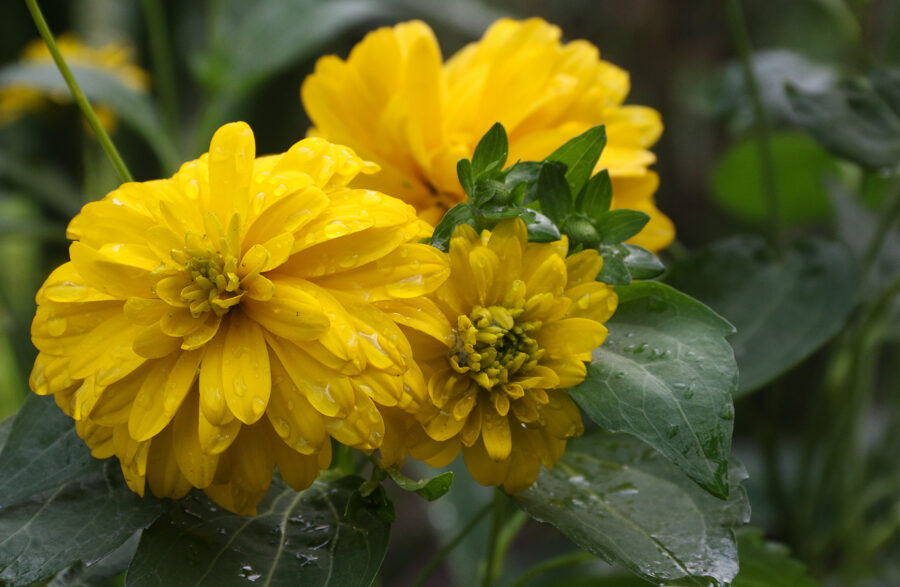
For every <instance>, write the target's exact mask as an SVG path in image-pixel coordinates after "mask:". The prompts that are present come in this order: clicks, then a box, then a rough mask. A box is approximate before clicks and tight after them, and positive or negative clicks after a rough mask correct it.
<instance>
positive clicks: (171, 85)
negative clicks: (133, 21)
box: [143, 0, 178, 136]
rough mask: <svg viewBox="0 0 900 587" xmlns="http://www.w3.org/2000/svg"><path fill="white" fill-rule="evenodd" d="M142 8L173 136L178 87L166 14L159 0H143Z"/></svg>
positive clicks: (163, 104)
mask: <svg viewBox="0 0 900 587" xmlns="http://www.w3.org/2000/svg"><path fill="white" fill-rule="evenodd" d="M143 8H144V18H145V19H146V20H147V35H148V37H149V40H150V53H151V54H152V56H153V71H154V74H155V77H156V87H157V88H159V97H160V101H161V102H162V106H163V112H164V116H165V121H166V127H167V128H168V130H169V133H170V134H171V135H172V136H175V132H176V130H177V128H178V89H177V86H176V80H175V61H174V59H173V58H172V45H171V41H170V39H169V32H168V28H167V27H166V14H165V11H164V9H163V5H162V2H160V0H143Z"/></svg>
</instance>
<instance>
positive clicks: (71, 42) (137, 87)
mask: <svg viewBox="0 0 900 587" xmlns="http://www.w3.org/2000/svg"><path fill="white" fill-rule="evenodd" d="M56 44H57V46H58V47H59V50H60V52H61V53H62V55H63V57H65V58H66V62H67V63H68V64H69V65H73V66H77V67H84V68H88V69H96V70H99V71H102V72H104V73H107V74H109V75H111V76H113V77H115V78H116V79H117V80H118V81H119V82H121V83H122V84H123V85H125V86H126V87H128V88H130V89H132V90H134V91H136V92H146V91H147V87H148V86H149V85H150V76H149V75H148V74H147V72H146V71H144V70H143V69H141V68H140V67H138V66H137V65H135V63H134V55H133V52H132V50H131V48H130V47H128V46H127V45H124V44H122V43H115V42H113V43H107V44H105V45H102V46H99V47H91V46H89V45H85V44H84V43H82V42H81V41H80V40H79V39H78V37H76V36H75V35H73V34H71V33H69V34H64V35H60V36H59V38H57V39H56ZM18 64H20V65H36V64H37V65H39V64H46V65H53V57H52V56H51V55H50V50H49V49H47V46H46V45H45V44H44V42H43V41H42V40H40V39H37V40H34V41H32V42H31V43H29V44H28V46H26V47H25V50H24V51H23V52H22V57H21V59H20V60H19V62H18ZM48 98H49V99H52V100H55V101H57V102H68V101H70V100H71V99H72V98H71V95H70V94H69V92H68V90H66V91H65V92H63V93H62V94H59V95H57V94H53V95H47V94H45V93H44V92H42V91H41V90H40V89H38V88H35V87H32V86H29V85H27V84H20V83H16V84H12V85H9V86H6V87H3V88H0V125H2V124H8V123H10V122H13V121H15V120H17V119H18V118H20V117H22V116H23V115H24V114H26V113H28V112H30V111H32V110H36V109H38V108H40V106H41V105H42V104H44V102H45V100H46V99H48ZM96 110H97V116H98V118H99V119H100V122H101V123H102V124H103V126H104V127H105V128H106V129H107V130H112V129H114V128H115V125H116V117H115V115H114V114H113V113H112V112H111V111H110V110H108V109H106V108H102V107H99V108H97V109H96Z"/></svg>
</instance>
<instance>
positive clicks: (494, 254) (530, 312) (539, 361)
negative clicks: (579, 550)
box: [377, 219, 618, 493]
mask: <svg viewBox="0 0 900 587" xmlns="http://www.w3.org/2000/svg"><path fill="white" fill-rule="evenodd" d="M567 251H568V243H567V242H566V240H565V238H563V240H561V241H557V242H554V243H531V244H529V243H527V232H526V229H525V225H524V223H523V222H522V221H521V220H520V219H515V220H507V221H504V222H502V223H500V224H498V225H497V227H496V229H495V230H494V231H493V233H490V232H488V231H485V232H483V233H482V234H481V235H480V236H479V235H478V234H477V233H476V232H475V230H474V229H472V228H471V227H470V226H467V225H463V226H460V227H458V228H457V229H456V231H455V232H454V236H453V238H452V239H451V241H450V255H449V256H450V278H449V279H448V280H447V281H446V282H444V284H443V285H442V286H441V287H439V288H438V289H437V290H436V291H435V292H434V293H433V294H429V295H428V296H425V297H423V298H421V299H417V300H388V301H383V302H378V303H377V305H378V306H379V307H380V308H381V309H383V310H384V311H386V312H389V313H390V314H391V315H392V317H393V318H394V319H395V320H397V322H398V323H399V324H401V325H402V326H403V329H404V332H405V333H406V335H407V337H408V338H409V341H410V343H411V344H412V348H413V354H414V357H415V361H416V363H417V365H418V367H420V368H421V369H422V372H423V375H424V377H425V380H426V381H427V382H428V387H427V395H425V394H421V393H420V394H419V395H417V396H416V397H414V403H415V404H416V405H417V408H416V410H415V411H416V412H417V414H416V420H417V422H416V421H412V420H411V419H410V418H404V417H403V415H402V413H401V412H399V411H398V410H393V411H391V412H390V413H389V414H388V417H389V418H390V425H389V428H388V438H386V439H385V443H384V445H383V446H382V449H381V450H382V455H383V457H384V459H385V460H386V461H387V462H389V463H396V462H400V461H402V459H403V457H404V454H405V451H406V450H409V452H410V454H411V455H412V456H413V457H414V458H417V459H421V460H424V461H425V462H427V463H429V464H431V465H434V466H443V465H446V464H447V463H449V462H450V461H451V460H452V459H453V458H454V457H455V456H456V455H457V454H459V451H460V448H461V449H462V452H463V456H464V457H465V461H466V466H467V467H468V468H469V471H470V472H471V473H472V476H473V477H474V478H475V479H476V480H477V481H478V482H479V483H481V484H483V485H503V486H504V488H505V489H506V491H508V492H510V493H515V492H517V491H521V490H523V489H526V488H527V487H528V486H530V485H531V484H532V483H534V480H535V479H537V476H538V473H539V472H540V466H541V464H543V465H544V466H545V467H547V468H550V467H552V466H553V465H554V464H556V462H557V461H558V460H559V459H560V457H561V456H562V453H563V451H564V450H565V446H566V439H567V438H570V437H572V436H576V435H578V434H581V432H582V430H583V427H582V422H581V414H580V412H579V410H578V407H577V406H576V405H575V403H574V402H573V401H572V399H571V398H570V397H569V395H568V393H567V392H566V391H565V390H566V388H569V387H572V386H574V385H577V384H579V383H581V381H583V380H584V377H585V374H586V368H585V363H584V362H585V361H589V360H590V358H591V352H592V351H593V350H594V349H595V348H597V347H598V346H600V345H601V344H602V343H603V341H604V339H605V338H606V334H607V330H606V327H605V326H604V325H603V322H605V321H606V320H608V319H609V317H610V316H611V315H612V314H613V312H614V311H615V309H616V304H617V301H618V298H617V297H616V294H615V292H613V291H612V290H611V289H610V288H609V287H608V286H607V285H606V284H604V283H600V282H598V281H596V277H597V274H598V273H599V272H600V269H601V267H602V265H603V259H602V258H601V257H600V256H599V254H598V253H597V251H595V250H585V251H582V252H579V253H576V254H575V255H572V256H570V257H566V253H567Z"/></svg>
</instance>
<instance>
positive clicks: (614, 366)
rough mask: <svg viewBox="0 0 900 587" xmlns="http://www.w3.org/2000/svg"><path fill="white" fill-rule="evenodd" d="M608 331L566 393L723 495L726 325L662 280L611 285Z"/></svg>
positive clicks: (733, 385)
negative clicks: (613, 299) (614, 298)
mask: <svg viewBox="0 0 900 587" xmlns="http://www.w3.org/2000/svg"><path fill="white" fill-rule="evenodd" d="M616 291H617V292H618V294H619V307H618V309H617V310H616V313H615V314H614V315H613V317H612V318H611V319H610V320H609V322H607V327H608V328H609V336H608V337H607V339H606V342H605V343H604V344H603V346H601V347H600V348H598V349H597V350H596V351H594V358H593V361H592V362H591V364H590V365H589V366H588V375H587V378H586V379H585V380H584V382H583V383H582V384H581V385H579V386H578V387H576V388H574V389H572V390H571V394H572V398H573V399H574V400H575V401H576V402H578V405H580V406H581V407H582V409H584V411H585V412H586V413H587V415H588V416H589V417H590V418H591V419H592V420H593V421H594V422H596V423H597V424H599V425H600V426H602V427H603V428H605V429H606V430H612V431H615V432H627V433H629V434H633V435H635V436H637V437H638V438H640V439H642V440H644V441H645V442H647V443H648V444H650V445H651V446H653V447H654V448H655V449H656V450H658V451H659V452H660V453H662V455H663V456H665V457H666V458H668V459H669V460H671V461H672V462H673V463H675V464H676V465H678V467H680V468H681V469H682V470H683V471H684V472H685V473H687V474H688V475H689V476H690V477H691V478H692V479H694V480H695V481H696V482H697V483H699V484H700V485H701V486H702V487H704V488H705V489H707V490H708V491H710V492H711V493H713V494H715V495H717V496H719V497H727V495H728V456H729V454H730V453H731V431H732V425H733V423H734V406H733V405H732V401H731V394H732V393H733V392H734V391H735V390H736V389H737V377H738V373H737V366H736V365H735V361H734V354H733V352H732V350H731V347H730V346H729V345H728V342H727V341H726V340H725V337H726V336H728V335H729V334H731V333H733V332H734V329H733V328H732V326H731V325H730V324H729V323H728V322H726V321H725V320H723V319H722V318H721V317H720V316H718V315H717V314H716V313H715V312H713V311H712V310H710V309H709V308H707V307H706V306H704V305H703V304H701V303H700V302H698V301H697V300H694V299H691V298H689V297H688V296H686V295H684V294H682V293H679V292H678V291H676V290H674V289H672V288H671V287H669V286H667V285H664V284H662V283H656V282H652V281H645V282H639V283H632V284H631V285H627V286H621V287H617V288H616Z"/></svg>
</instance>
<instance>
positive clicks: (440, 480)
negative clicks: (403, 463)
mask: <svg viewBox="0 0 900 587" xmlns="http://www.w3.org/2000/svg"><path fill="white" fill-rule="evenodd" d="M386 470H387V473H388V475H390V477H391V479H392V480H393V481H394V483H396V484H397V485H398V486H399V487H400V488H401V489H403V490H404V491H413V492H415V493H417V494H419V495H420V496H422V497H424V498H425V499H426V500H428V501H434V500H436V499H440V498H441V497H443V496H444V495H445V494H446V493H447V492H448V491H450V486H451V485H453V471H445V472H443V473H441V474H440V475H436V476H434V477H431V478H429V479H419V480H413V479H410V478H409V477H407V476H406V475H404V474H403V473H401V472H400V469H399V468H397V467H390V468H388V469H386Z"/></svg>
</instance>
